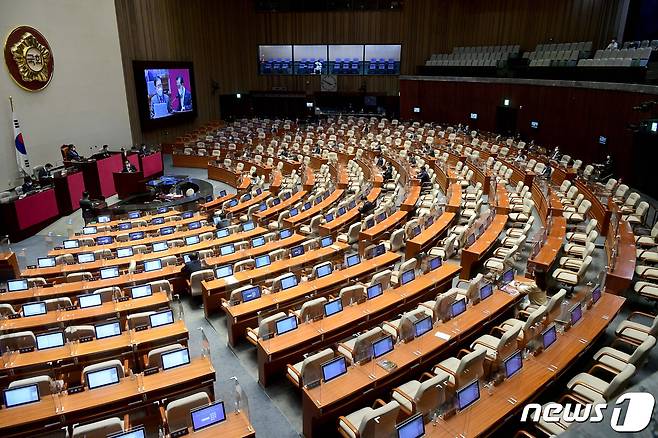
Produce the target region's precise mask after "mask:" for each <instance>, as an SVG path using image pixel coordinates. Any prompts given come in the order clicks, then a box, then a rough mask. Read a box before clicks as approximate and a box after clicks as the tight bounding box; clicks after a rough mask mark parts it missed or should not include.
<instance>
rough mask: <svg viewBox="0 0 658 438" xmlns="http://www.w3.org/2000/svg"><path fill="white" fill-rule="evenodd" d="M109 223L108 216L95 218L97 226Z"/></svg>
mask: <svg viewBox="0 0 658 438" xmlns="http://www.w3.org/2000/svg"><path fill="white" fill-rule="evenodd" d="M109 221H110V217H109V216H98V217H97V218H96V222H98V223H99V224H106V223H108V222H109Z"/></svg>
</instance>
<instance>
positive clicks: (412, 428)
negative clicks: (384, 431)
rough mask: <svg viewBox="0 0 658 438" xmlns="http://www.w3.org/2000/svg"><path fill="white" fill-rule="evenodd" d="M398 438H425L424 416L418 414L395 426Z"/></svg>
mask: <svg viewBox="0 0 658 438" xmlns="http://www.w3.org/2000/svg"><path fill="white" fill-rule="evenodd" d="M395 430H396V431H397V433H398V434H397V438H420V437H422V436H425V423H423V414H420V413H419V414H417V415H414V416H413V417H411V418H409V419H408V420H405V421H403V422H402V423H400V424H398V425H396V426H395Z"/></svg>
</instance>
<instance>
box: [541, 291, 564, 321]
mask: <svg viewBox="0 0 658 438" xmlns="http://www.w3.org/2000/svg"><path fill="white" fill-rule="evenodd" d="M566 295H567V291H566V290H565V289H560V290H559V291H558V292H557V293H556V294H555V295H553V296H552V297H551V299H550V300H548V304H546V325H548V324H550V323H551V322H553V321H555V318H557V317H558V316H559V315H560V312H561V311H562V309H561V308H560V306H561V305H562V301H563V300H564V297H565V296H566Z"/></svg>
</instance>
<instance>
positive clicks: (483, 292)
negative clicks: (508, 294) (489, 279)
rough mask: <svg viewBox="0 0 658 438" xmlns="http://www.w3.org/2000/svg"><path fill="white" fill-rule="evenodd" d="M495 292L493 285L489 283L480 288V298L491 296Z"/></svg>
mask: <svg viewBox="0 0 658 438" xmlns="http://www.w3.org/2000/svg"><path fill="white" fill-rule="evenodd" d="M492 294H493V285H492V284H491V283H487V284H485V285H484V286H482V287H481V288H480V300H484V299H487V298H489V297H490V296H491V295H492Z"/></svg>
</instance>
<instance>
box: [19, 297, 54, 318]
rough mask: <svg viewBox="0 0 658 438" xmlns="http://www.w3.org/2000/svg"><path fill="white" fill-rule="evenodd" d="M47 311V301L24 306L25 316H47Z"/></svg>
mask: <svg viewBox="0 0 658 438" xmlns="http://www.w3.org/2000/svg"><path fill="white" fill-rule="evenodd" d="M47 311H48V309H46V303H45V301H39V302H35V303H25V304H23V316H38V315H45V314H46V312H47Z"/></svg>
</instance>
